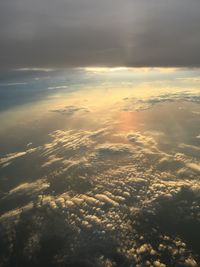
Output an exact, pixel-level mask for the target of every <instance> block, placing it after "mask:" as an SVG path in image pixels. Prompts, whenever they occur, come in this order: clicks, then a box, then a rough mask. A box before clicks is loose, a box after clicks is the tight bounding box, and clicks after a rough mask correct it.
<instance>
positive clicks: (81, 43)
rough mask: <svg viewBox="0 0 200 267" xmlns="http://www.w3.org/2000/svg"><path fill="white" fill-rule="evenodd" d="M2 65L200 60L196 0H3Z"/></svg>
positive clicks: (199, 7)
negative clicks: (199, 55)
mask: <svg viewBox="0 0 200 267" xmlns="http://www.w3.org/2000/svg"><path fill="white" fill-rule="evenodd" d="M0 25H1V27H0V62H1V63H0V64H1V65H0V68H1V69H10V68H21V67H74V66H76V67H77V66H89V65H91V66H92V65H93V66H94V65H97V66H100V65H106V66H119V65H126V66H199V65H200V60H199V57H198V53H199V45H200V34H199V25H200V1H199V0H190V1H188V0H173V1H172V0H169V1H164V0H152V1H147V0H140V1H138V0H132V1H131V0H125V1H119V0H108V1H105V0H102V1H93V0H84V1H81V0H73V1H72V0H57V1H53V0H40V1H39V0H35V1H31V0H15V1H12V0H7V1H1V3H0Z"/></svg>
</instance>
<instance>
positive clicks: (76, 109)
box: [51, 106, 89, 116]
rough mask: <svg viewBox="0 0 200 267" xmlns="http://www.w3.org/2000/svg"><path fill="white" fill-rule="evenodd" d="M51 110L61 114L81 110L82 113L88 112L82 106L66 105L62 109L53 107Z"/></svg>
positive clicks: (71, 113) (70, 113)
mask: <svg viewBox="0 0 200 267" xmlns="http://www.w3.org/2000/svg"><path fill="white" fill-rule="evenodd" d="M51 111H52V112H57V113H60V114H62V115H69V116H70V115H74V114H75V113H77V112H79V111H80V112H83V113H88V112H89V110H88V109H87V108H84V107H77V106H66V107H64V108H62V109H54V110H51Z"/></svg>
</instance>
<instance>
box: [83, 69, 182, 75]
mask: <svg viewBox="0 0 200 267" xmlns="http://www.w3.org/2000/svg"><path fill="white" fill-rule="evenodd" d="M83 70H84V71H86V72H92V73H100V74H101V73H110V72H127V71H128V72H131V71H133V72H159V73H160V72H161V73H171V72H175V71H177V70H178V68H168V67H166V68H159V67H113V68H112V67H111V68H109V67H86V68H83Z"/></svg>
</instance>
